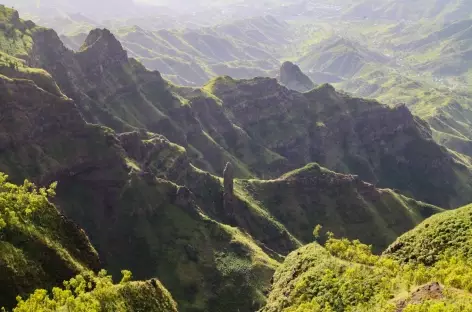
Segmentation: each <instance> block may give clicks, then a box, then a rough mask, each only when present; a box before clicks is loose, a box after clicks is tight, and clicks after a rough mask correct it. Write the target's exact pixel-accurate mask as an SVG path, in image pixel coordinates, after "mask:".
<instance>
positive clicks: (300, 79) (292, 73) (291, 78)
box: [279, 62, 315, 92]
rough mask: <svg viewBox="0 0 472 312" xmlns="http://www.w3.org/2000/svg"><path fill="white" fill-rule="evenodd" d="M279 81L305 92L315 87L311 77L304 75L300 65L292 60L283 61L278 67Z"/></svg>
mask: <svg viewBox="0 0 472 312" xmlns="http://www.w3.org/2000/svg"><path fill="white" fill-rule="evenodd" d="M279 79H280V83H281V84H283V85H284V86H286V87H287V88H289V89H292V90H295V91H299V92H307V91H310V90H311V89H313V88H314V87H315V84H314V83H313V81H311V79H310V78H309V77H308V76H307V75H305V74H304V73H303V72H302V70H301V69H300V67H298V66H297V65H295V64H293V63H292V62H285V63H283V64H282V67H281V68H280V78H279Z"/></svg>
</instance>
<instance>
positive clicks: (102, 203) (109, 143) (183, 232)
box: [0, 78, 296, 311]
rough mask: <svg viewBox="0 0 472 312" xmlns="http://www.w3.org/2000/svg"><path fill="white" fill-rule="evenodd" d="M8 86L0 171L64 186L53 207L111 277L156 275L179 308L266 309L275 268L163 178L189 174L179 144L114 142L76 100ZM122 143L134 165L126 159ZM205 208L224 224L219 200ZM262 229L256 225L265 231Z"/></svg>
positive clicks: (282, 237) (25, 84) (29, 86)
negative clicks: (86, 239)
mask: <svg viewBox="0 0 472 312" xmlns="http://www.w3.org/2000/svg"><path fill="white" fill-rule="evenodd" d="M3 81H4V82H3V84H2V86H3V89H2V90H1V92H0V94H2V117H3V121H2V124H1V125H2V126H1V131H0V132H1V133H2V136H1V137H2V141H1V142H2V144H1V146H4V147H8V148H4V149H2V151H1V153H0V168H1V170H4V171H5V172H7V173H9V174H10V175H11V176H12V178H13V179H14V180H21V179H23V178H24V177H26V176H27V177H32V178H33V179H34V180H36V181H39V182H40V183H41V184H44V183H47V182H48V181H58V182H59V187H58V190H57V191H58V196H57V198H56V203H57V204H58V205H59V206H60V207H61V209H62V210H63V211H64V213H65V214H67V215H68V216H69V217H71V218H73V219H74V220H75V221H76V222H78V223H79V224H80V225H81V226H83V227H84V228H85V229H86V230H87V232H88V233H89V235H90V237H91V240H92V241H93V243H94V245H95V246H96V248H97V250H98V252H99V253H100V255H102V260H103V263H104V265H105V267H107V268H109V269H110V271H111V272H112V273H114V274H116V272H118V271H119V270H121V269H122V268H123V267H125V268H129V269H131V270H132V271H133V272H134V273H135V275H136V277H137V278H139V279H146V278H149V277H152V276H157V277H159V278H160V279H162V281H163V282H164V283H165V285H166V286H167V287H169V288H170V289H171V291H174V296H175V298H176V300H178V301H179V303H181V308H182V311H186V310H188V309H194V310H195V309H196V310H198V309H200V310H202V311H219V310H221V308H222V307H227V308H230V307H244V308H245V309H253V308H254V309H255V307H257V306H258V305H259V306H260V304H261V303H262V302H263V300H264V297H263V295H262V291H263V289H264V288H265V287H266V285H267V282H268V280H269V279H270V276H271V274H272V271H273V269H274V268H275V266H276V262H275V261H274V260H273V259H271V258H270V257H269V256H268V255H267V254H266V253H264V252H263V251H262V250H261V248H260V247H258V246H257V245H256V244H255V243H254V241H253V239H252V238H250V236H249V235H247V234H244V233H243V232H241V231H240V230H238V229H236V228H231V227H229V226H227V225H223V224H220V223H218V222H216V221H214V220H212V219H210V218H209V217H208V216H206V215H205V214H204V213H203V211H201V209H200V208H199V207H198V206H197V204H196V203H195V202H196V201H197V199H194V195H192V193H191V192H190V191H189V190H188V189H187V188H186V187H181V186H177V185H176V184H174V183H171V182H169V181H167V180H163V179H162V178H165V175H166V174H169V175H170V174H171V173H172V172H177V173H179V174H184V173H185V167H186V166H188V160H187V161H186V160H185V157H183V158H182V157H181V153H182V150H183V149H182V148H181V147H179V146H176V145H173V144H171V143H169V142H168V141H167V140H166V139H165V138H162V137H154V138H147V137H146V139H143V140H141V139H139V135H138V136H137V140H134V141H133V140H131V139H130V138H132V137H133V136H131V137H130V136H129V135H128V136H121V137H116V136H115V135H114V133H113V132H111V131H110V130H109V129H106V128H101V127H99V126H94V125H88V124H86V123H85V122H84V121H83V120H82V118H81V117H80V114H79V112H78V110H77V109H76V108H75V106H74V103H73V102H72V101H71V100H70V99H67V98H64V97H59V96H57V95H54V94H51V93H48V92H47V91H45V90H43V89H41V88H39V87H38V86H37V85H35V84H34V83H33V82H32V81H29V80H17V79H13V80H11V79H7V78H3ZM39 125H41V126H39ZM19 129H21V131H19ZM136 135H137V133H136ZM121 141H123V142H127V143H126V144H125V143H123V145H124V146H125V147H126V148H127V149H128V150H129V151H130V155H133V156H135V157H136V158H137V159H133V158H131V156H127V154H126V153H125V150H124V149H123V147H122V146H121ZM133 143H137V145H133ZM133 147H135V149H133ZM140 153H142V154H140ZM140 155H142V157H143V158H138V157H139V156H140ZM139 161H142V162H139ZM182 161H183V163H182ZM179 166H180V167H179ZM151 167H152V168H154V169H152V168H151ZM166 169H167V171H166ZM153 170H155V171H153ZM158 173H159V175H160V176H161V177H162V178H161V179H159V178H157V174H158ZM193 174H195V175H196V176H197V178H198V177H199V178H200V179H202V180H203V181H205V180H206V181H207V187H206V192H207V193H208V195H207V196H216V198H218V196H219V193H218V191H219V187H220V183H219V181H218V179H216V178H213V177H211V176H210V175H206V174H204V173H201V172H199V171H195V172H194V173H193ZM197 178H195V179H197ZM194 181H195V183H196V184H197V185H199V186H200V187H205V184H199V183H197V181H196V180H194ZM210 183H213V184H210ZM211 185H213V186H211ZM211 192H215V193H213V195H211ZM204 194H205V193H201V194H200V196H203V195H204ZM211 198H212V197H210V199H211ZM200 202H204V200H201V201H200ZM205 208H206V209H208V212H209V213H213V216H214V217H218V216H219V217H221V218H225V214H224V211H220V210H218V209H219V206H218V203H216V206H215V207H214V209H215V210H214V211H213V212H212V211H210V209H211V208H213V207H211V206H210V205H208V206H206V207H205ZM251 216H253V217H251ZM240 217H241V218H245V219H246V221H245V224H248V225H251V222H253V223H256V224H260V223H262V224H264V226H265V228H266V229H267V231H266V232H265V234H264V235H266V236H267V237H270V235H271V234H270V233H271V232H270V229H273V230H272V233H273V234H272V235H274V234H275V235H277V237H278V239H277V240H276V241H275V240H274V243H273V245H271V247H272V248H276V246H277V244H284V242H285V241H286V242H285V244H286V245H287V247H286V248H288V249H292V248H293V246H296V245H295V243H292V242H291V239H290V238H289V237H288V234H287V233H285V234H284V233H283V232H281V230H279V229H277V228H276V226H275V225H273V224H272V223H271V222H270V221H269V220H266V219H264V217H263V216H259V215H257V214H255V213H253V212H251V211H247V214H241V215H240ZM256 224H253V225H252V227H253V228H261V226H260V225H259V226H257V225H256ZM103 229H107V230H106V231H103ZM262 238H263V237H262V236H261V239H262ZM269 241H270V240H269ZM117 242H120V243H117ZM261 245H262V244H261ZM262 246H263V245H262ZM136 254H139V255H140V257H135V255H136ZM274 256H276V255H275V254H274ZM176 259H180V260H178V261H176ZM250 276H251V277H254V276H258V278H256V279H255V280H254V281H252V280H249V277H250ZM61 279H64V278H61ZM200 280H204V281H205V283H204V284H203V285H202V284H201V283H197V281H200ZM241 283H242V284H244V285H245V286H244V287H241V286H240V284H241ZM237 297H242V298H247V300H238V301H235V300H234V298H237ZM253 305H255V307H254V306H253Z"/></svg>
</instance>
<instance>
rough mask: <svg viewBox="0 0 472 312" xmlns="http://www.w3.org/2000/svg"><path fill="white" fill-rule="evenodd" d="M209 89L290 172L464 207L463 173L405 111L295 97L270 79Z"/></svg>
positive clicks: (336, 97) (466, 172)
mask: <svg viewBox="0 0 472 312" xmlns="http://www.w3.org/2000/svg"><path fill="white" fill-rule="evenodd" d="M211 90H212V92H213V93H214V94H215V95H216V96H217V97H218V98H220V99H221V101H222V102H223V103H224V107H225V109H226V110H227V112H228V115H229V116H232V117H231V118H232V119H231V120H232V121H233V122H234V123H236V124H238V125H240V126H241V127H242V128H243V129H245V130H246V132H247V133H248V135H249V136H250V137H251V138H253V139H254V140H255V141H256V142H257V143H259V144H261V145H263V146H265V147H267V148H269V149H270V150H272V151H274V152H276V153H277V154H279V155H281V156H282V157H284V158H286V159H287V161H288V162H289V163H290V164H294V165H295V166H296V167H300V166H303V165H304V164H306V163H309V162H318V163H319V164H320V165H322V166H324V167H327V168H329V169H331V170H334V171H337V172H344V173H352V174H357V175H359V177H360V178H361V179H362V180H365V181H368V182H371V183H375V184H376V185H379V186H381V187H389V188H395V189H398V190H400V191H401V192H403V193H404V194H406V195H408V196H412V197H415V198H417V199H420V200H423V201H425V202H429V203H433V204H436V205H440V206H443V207H456V206H458V205H460V204H461V203H466V202H468V201H469V200H470V198H469V195H468V194H467V193H466V191H465V190H467V189H470V187H471V184H470V183H471V180H470V178H471V172H470V169H469V168H467V167H466V166H465V165H464V164H461V163H458V161H457V160H456V159H455V158H454V157H453V156H452V155H451V154H449V152H448V151H447V150H446V149H445V148H443V147H440V146H439V145H437V144H436V143H435V142H434V141H433V140H432V137H431V130H430V128H429V126H428V125H427V124H426V123H425V122H423V121H422V120H420V119H418V118H416V117H413V116H412V114H411V113H410V112H409V111H408V109H407V108H406V107H404V106H398V107H396V108H388V107H386V106H383V105H380V104H379V103H377V102H375V101H368V100H363V99H357V98H351V97H349V96H347V95H344V94H341V93H339V92H336V91H335V90H334V88H332V87H331V86H329V85H324V86H321V87H319V88H317V89H314V90H312V91H310V92H307V93H305V94H300V93H298V92H295V91H290V90H287V89H286V88H284V87H282V86H280V85H279V84H277V82H276V81H275V80H273V79H269V78H256V79H254V80H241V81H234V80H233V81H229V82H228V81H225V80H224V79H219V80H217V81H216V82H215V83H213V85H212V86H211ZM463 177H467V178H465V180H464V179H463Z"/></svg>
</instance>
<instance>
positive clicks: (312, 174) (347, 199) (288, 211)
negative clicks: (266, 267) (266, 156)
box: [235, 164, 442, 251]
mask: <svg viewBox="0 0 472 312" xmlns="http://www.w3.org/2000/svg"><path fill="white" fill-rule="evenodd" d="M235 190H236V194H241V197H242V198H245V199H246V200H248V201H249V202H250V203H252V204H253V205H255V206H257V207H260V208H261V209H262V210H263V211H267V212H268V213H270V215H271V216H273V217H274V218H276V220H277V221H279V222H280V223H281V224H284V225H285V227H286V228H287V230H288V231H289V232H290V233H292V234H293V235H294V236H295V237H296V238H298V239H299V240H300V241H302V242H305V243H306V242H310V241H311V240H312V238H313V228H314V227H315V225H316V224H322V225H323V227H324V229H325V230H327V231H331V232H333V233H335V234H336V235H338V236H342V237H351V238H352V237H355V238H358V239H361V240H362V241H363V242H366V243H369V244H372V245H373V246H374V249H375V250H376V251H381V250H383V249H384V248H385V247H387V245H388V244H389V243H391V242H392V241H393V240H394V239H395V238H396V237H397V236H398V233H404V232H405V231H408V230H409V229H411V228H413V227H414V226H415V225H416V224H417V223H418V221H419V220H422V219H424V218H425V217H427V216H429V215H432V214H435V213H438V212H440V211H442V209H439V208H437V207H434V206H431V205H427V204H424V203H421V202H416V201H414V200H412V199H410V198H406V197H404V196H401V195H399V194H397V193H395V192H393V191H392V190H388V189H377V188H375V187H374V186H373V185H372V184H369V183H366V182H363V181H361V180H360V179H359V177H357V176H352V175H343V174H339V173H334V172H332V171H329V170H327V169H325V168H322V167H320V166H319V165H318V164H309V165H307V166H305V167H304V168H300V169H297V170H295V171H293V172H289V173H287V174H285V175H283V176H281V177H279V178H278V179H274V180H267V181H261V180H236V181H235ZM372 207H375V209H372Z"/></svg>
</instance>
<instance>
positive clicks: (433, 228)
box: [385, 206, 472, 265]
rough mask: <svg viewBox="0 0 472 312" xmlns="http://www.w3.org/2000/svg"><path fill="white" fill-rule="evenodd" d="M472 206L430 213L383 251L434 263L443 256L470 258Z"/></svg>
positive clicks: (399, 258) (411, 259)
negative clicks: (436, 213)
mask: <svg viewBox="0 0 472 312" xmlns="http://www.w3.org/2000/svg"><path fill="white" fill-rule="evenodd" d="M471 231H472V206H465V207H462V208H459V209H456V210H452V211H447V212H444V213H440V214H438V215H436V216H433V217H431V218H429V219H427V220H425V221H423V223H421V224H420V225H418V226H417V227H415V228H414V229H413V230H411V231H409V232H408V233H406V234H404V235H402V236H400V237H399V238H398V239H397V240H396V241H395V242H394V243H393V244H392V245H391V246H390V247H389V248H388V249H387V250H386V251H385V254H386V255H388V256H391V257H394V258H395V259H398V260H399V261H404V262H408V261H418V262H422V263H425V264H427V265H431V264H434V263H435V262H437V261H438V260H440V259H441V258H442V257H443V256H444V255H456V256H462V257H465V258H466V259H468V260H470V259H471V257H472V251H471V248H472V243H471V240H470V232H471Z"/></svg>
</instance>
